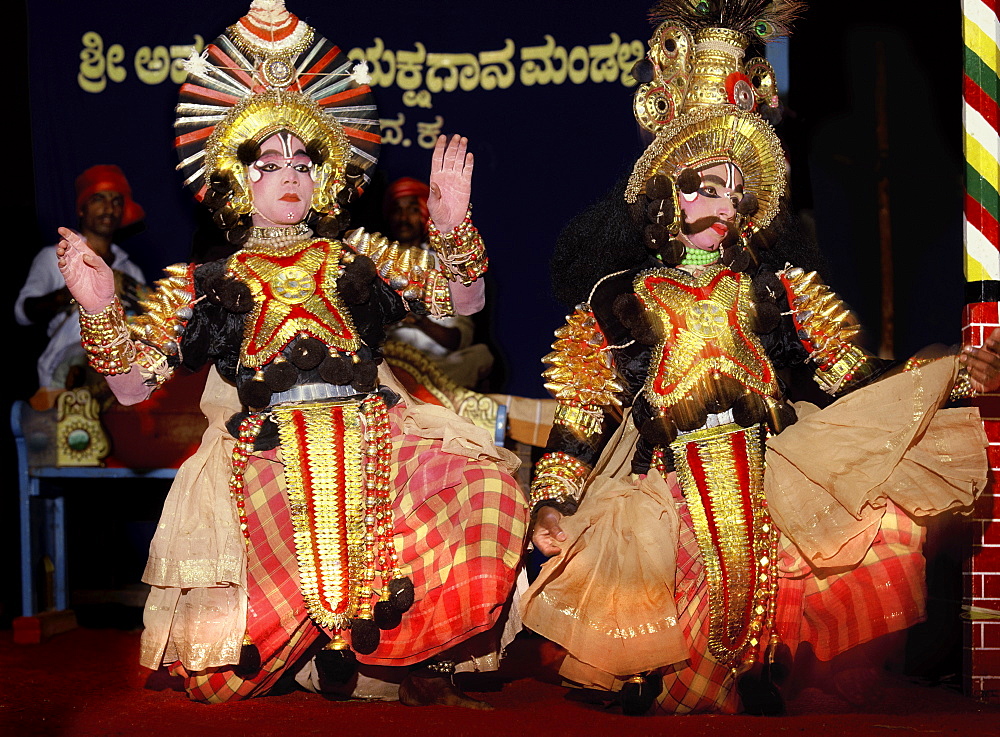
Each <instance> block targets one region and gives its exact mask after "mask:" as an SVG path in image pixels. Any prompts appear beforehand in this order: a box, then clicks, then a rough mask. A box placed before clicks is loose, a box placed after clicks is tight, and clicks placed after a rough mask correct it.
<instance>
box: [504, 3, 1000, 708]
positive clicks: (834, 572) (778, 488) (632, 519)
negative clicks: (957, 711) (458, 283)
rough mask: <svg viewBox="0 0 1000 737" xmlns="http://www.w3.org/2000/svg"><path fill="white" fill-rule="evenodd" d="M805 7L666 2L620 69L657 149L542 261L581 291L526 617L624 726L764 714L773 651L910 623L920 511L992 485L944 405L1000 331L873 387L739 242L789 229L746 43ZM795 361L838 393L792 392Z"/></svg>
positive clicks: (821, 321)
mask: <svg viewBox="0 0 1000 737" xmlns="http://www.w3.org/2000/svg"><path fill="white" fill-rule="evenodd" d="M800 7H801V4H800V3H795V2H776V3H770V2H767V0H759V1H753V0H730V1H727V2H720V3H707V2H700V3H693V2H689V1H688V0H664V2H661V3H660V4H659V5H658V6H657V7H656V8H655V9H654V13H653V17H654V18H655V19H656V21H657V22H659V24H660V25H659V26H658V28H657V29H656V31H655V33H654V35H653V38H652V39H651V41H650V51H649V55H648V59H647V60H646V61H645V62H643V63H640V64H639V65H637V68H636V70H635V71H634V75H635V76H636V78H637V79H639V80H640V87H639V89H638V91H637V93H636V100H635V112H636V116H637V118H638V120H639V122H640V123H641V124H642V125H643V126H644V127H646V128H647V129H648V130H650V131H651V132H652V133H654V135H655V138H654V140H653V142H652V143H651V144H650V145H649V147H648V148H647V149H646V151H645V153H644V154H643V155H642V156H641V158H640V159H639V160H638V162H637V163H636V165H635V167H634V169H633V172H632V175H631V178H630V179H629V181H628V182H627V185H626V186H625V187H624V188H623V189H621V188H620V189H618V190H617V192H615V193H614V194H613V195H612V196H611V197H610V198H609V199H608V200H607V201H605V202H604V203H601V204H599V205H597V206H595V207H594V208H593V209H592V210H591V211H589V212H587V213H585V214H584V215H582V216H581V217H580V218H579V219H578V220H577V221H575V222H574V223H573V224H571V226H570V227H569V228H568V229H567V231H566V233H565V234H564V236H563V240H562V242H561V243H560V244H559V246H558V247H557V253H556V258H557V260H558V262H559V263H561V264H562V266H563V269H562V270H561V271H556V272H555V273H554V280H556V281H557V282H559V283H560V284H561V285H562V286H564V287H566V288H565V289H564V292H572V291H573V289H574V288H576V289H577V294H576V296H574V299H575V300H577V301H580V300H583V301H582V302H581V303H580V304H579V305H578V306H577V307H576V309H575V310H574V311H573V313H572V314H571V315H570V316H569V318H568V323H567V324H566V325H565V326H564V327H562V328H560V329H559V331H557V333H556V336H557V340H556V342H555V343H554V344H553V348H554V349H555V350H554V352H553V353H551V354H550V355H549V356H547V357H546V359H545V360H546V361H547V362H548V363H549V364H550V367H549V368H548V369H547V370H546V372H545V376H546V378H547V379H548V384H547V386H548V387H549V388H550V389H551V390H552V391H553V392H554V393H555V396H556V398H557V399H558V401H559V408H558V410H557V412H556V420H555V425H554V428H553V432H552V435H551V437H550V442H549V449H548V452H547V453H546V454H545V455H544V456H543V457H542V458H541V459H540V460H539V462H538V463H537V464H536V473H535V478H534V481H533V484H532V489H531V501H532V505H533V510H534V513H535V527H534V535H533V538H532V539H533V540H534V541H535V544H536V545H538V546H539V547H540V548H541V549H542V551H543V552H545V553H547V554H550V555H551V554H555V555H554V557H553V558H552V559H551V560H550V561H549V562H548V563H547V564H546V565H545V566H544V567H543V568H542V571H541V573H540V574H539V576H538V578H537V579H536V580H535V582H534V584H533V585H532V587H531V588H530V589H529V590H528V592H527V594H526V595H525V596H524V598H523V599H522V604H523V615H524V623H525V625H526V626H528V627H530V628H531V629H533V630H536V631H537V632H539V633H541V634H543V635H545V636H546V637H548V638H549V639H551V640H553V641H555V642H557V643H559V644H561V645H563V646H564V647H565V648H566V650H567V652H568V654H567V656H566V658H565V660H564V662H563V664H562V669H561V671H560V672H561V674H562V675H563V677H564V678H565V679H566V680H567V681H570V682H573V683H575V684H577V685H579V686H583V687H588V688H592V689H604V690H606V691H613V692H619V698H620V701H621V704H622V707H623V709H624V710H625V711H626V713H630V714H642V713H645V712H646V711H647V710H648V709H649V708H650V707H653V705H654V703H655V704H656V706H655V707H654V708H656V709H657V710H658V711H660V712H662V713H685V712H692V711H723V712H733V711H737V710H739V709H740V708H741V707H742V708H743V709H745V710H748V711H752V712H755V713H778V712H780V711H781V709H782V699H781V695H780V694H779V693H778V692H777V691H776V690H775V681H776V680H777V679H776V678H775V677H774V676H776V675H777V670H775V669H772V667H771V663H772V659H773V658H775V657H776V656H777V655H779V654H780V653H782V652H784V653H786V654H787V655H788V656H790V655H792V653H794V652H795V651H796V650H798V649H799V645H801V644H803V643H808V645H809V646H810V647H811V648H812V651H813V652H814V653H815V657H816V658H817V659H819V660H820V661H831V660H833V659H834V658H837V657H838V656H841V655H842V654H843V657H847V651H850V650H852V648H857V647H859V646H864V647H868V646H867V645H866V643H874V642H876V641H878V640H879V638H880V637H882V638H883V639H884V637H883V636H886V635H888V634H889V633H893V632H898V631H901V630H902V629H904V628H906V627H908V626H909V625H911V624H913V623H914V622H917V621H919V620H920V619H921V618H922V617H923V615H924V590H923V589H924V571H923V565H924V561H923V557H922V555H921V544H922V540H923V529H922V527H921V526H920V525H919V524H918V523H917V522H915V521H914V519H919V518H920V517H922V516H926V515H929V514H934V513H938V512H942V511H945V510H948V509H953V508H963V507H967V506H968V505H970V504H971V503H972V501H973V500H974V499H975V497H976V495H977V494H978V493H979V492H980V491H981V490H982V489H983V488H984V486H985V483H986V479H987V463H986V436H985V433H984V431H983V427H982V423H981V421H980V419H979V416H978V413H977V412H976V410H974V409H970V408H961V407H955V408H942V407H943V405H945V404H947V403H948V402H949V400H950V399H951V400H954V399H960V398H962V397H963V396H967V395H968V393H969V392H970V391H972V390H976V391H995V390H996V388H997V386H998V385H1000V355H998V354H1000V331H994V333H993V334H992V335H991V336H990V338H989V339H988V340H987V346H986V348H984V349H973V348H966V349H964V351H963V353H962V355H961V357H956V356H948V357H944V358H940V359H938V360H934V361H928V362H923V361H911V362H910V363H909V364H908V365H907V367H906V368H907V369H909V370H907V371H903V372H901V373H898V374H897V375H893V376H883V374H884V373H885V371H886V369H887V368H888V367H887V366H885V365H884V364H883V363H882V362H880V361H879V360H878V359H875V358H874V357H872V356H870V355H868V354H866V353H865V352H864V351H863V350H862V349H860V348H859V347H857V346H856V345H854V343H853V341H852V338H853V336H854V334H855V333H856V332H857V326H856V325H855V324H854V321H853V319H852V318H851V316H850V314H849V313H848V312H847V310H845V309H844V308H843V306H842V304H841V303H840V301H839V299H837V297H836V296H835V295H834V294H832V293H831V292H830V291H829V290H828V289H827V288H826V287H825V286H823V285H822V284H821V283H820V281H819V279H818V277H817V275H816V274H815V273H814V272H813V273H807V272H805V271H803V270H802V269H801V268H797V267H795V266H791V265H787V264H786V258H787V255H786V254H783V253H780V251H787V250H789V249H788V244H787V242H786V240H787V239H785V238H783V237H779V238H778V239H777V241H775V239H774V237H773V236H771V237H770V242H771V243H772V247H771V248H767V249H766V248H763V247H762V246H763V244H764V243H765V241H764V240H763V239H762V238H757V237H755V236H758V235H763V234H766V233H768V231H767V230H766V229H767V228H768V226H773V223H775V222H779V221H781V220H782V217H783V216H782V215H781V212H780V207H781V202H782V193H783V191H784V187H785V168H786V165H785V159H784V155H783V152H782V148H781V145H780V143H779V141H778V139H777V137H776V136H775V134H774V132H773V131H772V130H771V128H770V125H769V124H768V123H767V122H765V120H764V119H763V118H762V117H761V116H760V115H759V111H760V110H761V107H762V106H763V107H771V108H773V107H776V105H777V98H776V96H775V91H774V87H773V70H771V68H770V66H769V65H768V64H767V62H766V61H764V60H763V59H751V60H749V61H746V62H744V60H743V55H744V51H745V49H746V48H747V46H748V43H749V40H750V38H752V37H753V36H759V37H761V38H763V39H767V38H769V37H771V36H774V35H778V34H780V33H781V32H783V31H784V30H785V28H786V27H787V24H788V23H789V22H790V20H791V19H792V18H793V17H794V15H795V14H796V12H798V10H799V9H800ZM612 259H613V260H615V261H616V263H618V264H619V265H618V266H617V268H619V269H621V270H620V271H612V272H611V273H607V266H608V262H609V260H612ZM772 259H774V260H777V263H773V262H772V263H768V262H769V261H770V260H772ZM623 262H624V263H623ZM601 267H603V268H604V269H605V271H597V269H599V268H601ZM595 282H596V283H595ZM587 295H589V296H587ZM793 370H797V371H802V370H808V371H809V372H810V373H811V374H812V375H813V378H814V379H815V380H816V382H817V383H818V384H819V385H820V386H821V387H822V388H823V389H825V390H826V391H827V392H828V393H830V394H832V395H834V396H842V398H841V399H839V400H838V401H836V402H834V403H833V404H831V405H830V406H829V407H827V408H825V409H823V410H819V409H818V408H817V407H815V406H814V405H810V404H807V403H803V402H797V403H794V404H793V403H791V402H790V401H789V396H788V384H786V382H785V380H784V379H785V377H786V376H787V372H789V371H793ZM876 379H878V380H877V381H876ZM843 395H846V396H843ZM765 466H766V470H765ZM781 643H784V644H785V645H787V647H788V650H784V647H782V646H781ZM805 650H807V649H803V651H805ZM855 652H857V651H856V650H855ZM862 660H864V659H862ZM868 667H869V668H871V667H872V665H871V664H870V663H869V665H868ZM741 697H742V700H741Z"/></svg>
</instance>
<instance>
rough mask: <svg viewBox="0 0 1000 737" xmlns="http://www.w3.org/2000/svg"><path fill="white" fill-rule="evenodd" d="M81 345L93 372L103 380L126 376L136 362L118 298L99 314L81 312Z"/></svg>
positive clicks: (133, 347)
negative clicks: (101, 376)
mask: <svg viewBox="0 0 1000 737" xmlns="http://www.w3.org/2000/svg"><path fill="white" fill-rule="evenodd" d="M80 342H81V343H82V344H83V347H84V350H86V351H87V360H88V361H89V362H90V365H91V366H92V367H93V369H94V371H96V372H97V373H99V374H104V375H105V376H116V375H118V374H127V373H128V372H129V370H130V369H131V368H132V361H133V360H135V344H134V343H133V342H132V340H131V338H130V337H129V332H128V325H126V324H125V311H124V310H123V309H122V304H121V302H119V301H118V297H117V295H116V296H115V298H114V301H112V303H111V304H109V305H108V306H107V307H105V308H104V309H103V310H101V311H100V312H87V311H86V310H85V309H83V308H82V307H81V308H80Z"/></svg>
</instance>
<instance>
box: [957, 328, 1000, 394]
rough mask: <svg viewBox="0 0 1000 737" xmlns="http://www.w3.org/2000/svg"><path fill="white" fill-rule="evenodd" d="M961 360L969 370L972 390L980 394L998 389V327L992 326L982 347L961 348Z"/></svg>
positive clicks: (999, 368) (999, 380) (999, 347)
mask: <svg viewBox="0 0 1000 737" xmlns="http://www.w3.org/2000/svg"><path fill="white" fill-rule="evenodd" d="M961 361H962V363H963V364H965V368H966V369H967V370H968V371H969V378H970V379H971V380H972V389H973V391H976V392H978V393H981V394H982V393H988V392H995V391H998V390H1000V328H993V331H992V332H991V333H990V334H989V335H988V336H987V337H986V340H985V341H984V342H983V347H982V348H974V347H972V346H966V347H965V348H963V349H962V355H961Z"/></svg>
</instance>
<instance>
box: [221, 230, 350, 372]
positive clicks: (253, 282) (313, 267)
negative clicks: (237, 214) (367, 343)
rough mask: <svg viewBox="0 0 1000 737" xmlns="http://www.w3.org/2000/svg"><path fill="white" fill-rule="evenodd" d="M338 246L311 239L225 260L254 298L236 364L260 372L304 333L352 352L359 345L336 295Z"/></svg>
mask: <svg viewBox="0 0 1000 737" xmlns="http://www.w3.org/2000/svg"><path fill="white" fill-rule="evenodd" d="M342 252H343V246H342V245H341V244H340V243H339V242H337V241H325V240H313V241H304V242H302V243H295V244H292V245H290V246H280V247H273V246H261V247H254V246H250V247H247V248H244V249H243V250H242V251H240V252H239V253H237V254H234V255H233V256H231V257H230V259H229V263H228V264H227V266H228V269H229V272H230V273H231V274H233V275H234V276H235V277H236V278H238V279H240V280H241V281H243V282H244V283H245V284H246V285H247V286H248V287H249V288H250V293H251V294H252V295H253V301H254V307H253V310H252V311H251V312H250V314H249V315H248V316H247V319H246V322H245V324H244V328H243V344H242V346H241V348H240V361H241V363H242V364H243V365H244V366H249V367H250V368H259V367H260V366H264V365H265V364H267V363H269V362H270V361H271V360H272V359H273V358H274V357H275V356H277V355H278V353H280V352H281V350H282V349H283V348H284V347H285V346H287V345H288V344H289V343H290V342H291V341H292V340H293V339H295V338H296V337H298V336H300V335H308V336H311V337H313V338H317V339H318V340H321V341H323V342H324V343H325V344H326V345H327V346H332V347H334V348H337V349H338V350H341V351H345V352H350V353H353V352H355V351H357V350H358V348H359V346H360V341H359V339H358V334H357V331H356V330H355V328H354V324H353V323H352V321H351V316H350V314H349V313H348V311H347V310H346V308H345V307H344V303H343V301H342V300H341V299H340V295H339V294H338V293H337V277H338V276H340V259H341V254H342Z"/></svg>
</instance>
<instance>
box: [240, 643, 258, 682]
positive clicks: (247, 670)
mask: <svg viewBox="0 0 1000 737" xmlns="http://www.w3.org/2000/svg"><path fill="white" fill-rule="evenodd" d="M260 666H261V661H260V650H258V649H257V646H256V645H254V644H249V643H248V644H244V645H243V647H241V648H240V662H239V663H237V664H236V665H234V666H233V673H234V674H236V675H237V676H239V677H240V678H251V677H253V676H255V675H257V674H258V673H260Z"/></svg>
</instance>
